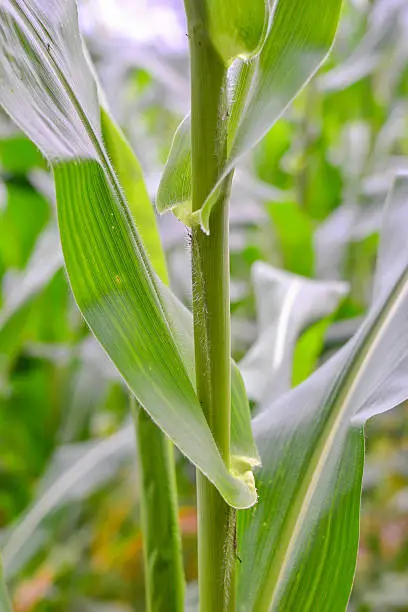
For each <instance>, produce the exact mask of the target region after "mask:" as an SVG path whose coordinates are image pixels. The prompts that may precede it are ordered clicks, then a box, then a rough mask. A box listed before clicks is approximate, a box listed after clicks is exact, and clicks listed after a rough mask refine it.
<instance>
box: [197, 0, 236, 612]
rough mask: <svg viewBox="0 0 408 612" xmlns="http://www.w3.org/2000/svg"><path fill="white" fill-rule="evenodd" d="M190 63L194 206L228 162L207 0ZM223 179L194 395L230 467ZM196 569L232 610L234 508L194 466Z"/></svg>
mask: <svg viewBox="0 0 408 612" xmlns="http://www.w3.org/2000/svg"><path fill="white" fill-rule="evenodd" d="M185 4H186V12H187V18H188V25H189V40H190V62H191V120H192V136H191V138H192V142H191V144H192V186H193V190H192V191H193V211H196V210H198V209H199V208H200V207H201V206H202V204H203V202H204V201H205V199H206V197H207V195H208V194H209V192H210V190H211V188H212V186H213V185H214V182H215V181H216V179H217V177H218V176H219V175H220V172H221V170H222V169H223V167H224V165H225V160H226V151H227V128H226V126H227V120H226V118H227V91H226V67H225V65H224V63H223V62H222V60H221V58H220V57H219V55H218V54H217V52H216V51H215V49H214V48H213V46H212V44H211V41H210V40H209V38H208V35H207V33H206V30H205V14H204V7H203V4H204V3H203V2H201V1H200V0H186V1H185ZM231 180H232V176H229V177H228V178H227V179H225V181H224V184H223V187H222V189H221V193H220V195H219V198H218V201H217V202H216V204H215V206H214V208H213V211H212V213H211V217H210V235H209V236H206V235H205V234H204V233H203V232H202V231H201V229H199V228H195V229H193V232H192V267H193V315H194V341H195V363H196V377H197V393H198V396H199V400H200V403H201V406H202V409H203V412H204V414H205V416H206V418H207V421H208V424H209V426H210V429H211V431H212V433H213V436H214V439H215V442H216V444H217V446H218V448H219V450H220V453H221V455H222V457H223V459H224V461H225V463H226V465H227V466H229V462H230V421H231V339H230V300H229V245H228V200H229V192H230V185H231ZM197 505H198V571H199V596H200V610H201V612H209V611H211V612H226V611H232V610H234V609H235V601H234V599H235V598H234V592H235V577H234V574H235V565H236V563H235V522H236V517H235V511H234V510H233V509H232V508H230V507H229V506H228V505H227V504H226V503H225V501H224V500H223V498H222V497H221V496H220V494H219V493H218V491H217V490H216V489H215V487H214V486H213V485H211V484H210V482H209V481H208V480H207V479H206V478H205V477H204V476H203V475H202V474H201V473H200V472H197Z"/></svg>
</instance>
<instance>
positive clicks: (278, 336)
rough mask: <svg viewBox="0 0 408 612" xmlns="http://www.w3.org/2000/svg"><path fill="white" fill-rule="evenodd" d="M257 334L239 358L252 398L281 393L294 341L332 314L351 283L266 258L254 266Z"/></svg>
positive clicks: (265, 398) (287, 377)
mask: <svg viewBox="0 0 408 612" xmlns="http://www.w3.org/2000/svg"><path fill="white" fill-rule="evenodd" d="M252 278H253V284H254V289H255V299H256V306H257V318H258V327H259V336H258V339H257V340H256V342H255V344H254V345H253V346H252V347H251V348H250V350H249V352H248V353H247V354H246V356H245V357H244V359H243V360H242V361H241V363H240V369H241V372H242V375H243V377H244V381H245V386H246V389H247V393H248V396H249V398H250V399H252V400H255V401H256V402H259V403H260V405H261V408H262V407H263V405H264V402H265V401H266V402H268V401H269V402H270V401H271V399H272V398H273V399H277V398H278V397H279V396H280V395H282V393H285V392H286V391H288V390H289V389H290V387H291V382H292V364H293V355H294V351H295V346H296V342H297V340H298V338H299V336H300V334H301V333H302V331H304V330H305V329H306V328H307V327H308V326H309V325H311V324H312V323H315V322H317V321H319V320H320V319H322V318H325V317H328V316H329V315H330V314H332V313H333V311H334V310H335V309H336V307H337V306H338V304H339V302H340V300H341V299H342V298H343V297H344V296H345V295H346V293H347V289H348V287H347V284H346V283H340V282H333V283H330V282H321V281H315V280H311V279H308V278H303V277H301V276H297V275H295V274H290V273H289V272H283V271H282V270H278V269H276V268H273V267H272V266H270V265H268V264H265V263H263V262H257V263H255V264H254V265H253V267H252Z"/></svg>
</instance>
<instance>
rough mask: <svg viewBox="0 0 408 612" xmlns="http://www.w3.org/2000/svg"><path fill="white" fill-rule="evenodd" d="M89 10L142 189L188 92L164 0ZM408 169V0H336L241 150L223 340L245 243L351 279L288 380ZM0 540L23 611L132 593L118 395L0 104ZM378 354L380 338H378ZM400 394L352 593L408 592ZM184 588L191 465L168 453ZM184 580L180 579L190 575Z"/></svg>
mask: <svg viewBox="0 0 408 612" xmlns="http://www.w3.org/2000/svg"><path fill="white" fill-rule="evenodd" d="M80 15H81V23H82V29H83V32H84V35H85V38H86V41H87V44H88V47H89V49H90V52H91V54H92V56H93V58H94V61H95V64H96V68H97V72H98V74H99V77H100V79H101V82H102V84H103V87H104V89H105V91H106V94H107V97H108V101H109V104H110V107H111V110H112V112H113V114H114V116H115V118H116V119H117V120H118V121H119V123H120V124H121V126H122V127H123V129H124V131H125V132H126V134H127V136H128V138H129V139H130V141H131V143H132V145H133V146H134V149H135V151H136V153H137V155H138V156H139V159H140V161H141V163H142V166H143V168H144V171H145V173H146V180H147V184H148V188H149V191H150V193H151V195H152V199H153V200H154V194H155V191H156V189H157V185H158V180H159V176H160V172H161V170H162V168H163V164H164V162H165V160H166V156H167V153H168V151H169V147H170V143H171V139H172V135H173V132H174V130H175V128H176V126H177V124H178V122H179V121H180V119H181V118H182V116H183V115H184V114H185V113H186V112H187V111H188V106H189V83H188V57H187V51H188V49H187V39H186V34H185V33H186V28H185V24H184V18H183V8H182V2H181V0H180V1H177V0H167V1H166V0H151V1H150V2H147V0H137V1H136V0H109V1H108V0H83V1H82V2H81V3H80ZM404 170H408V3H407V1H406V0H371V1H370V0H348V1H346V2H345V6H344V10H343V15H342V21H341V27H340V31H339V34H338V37H337V41H336V45H335V48H334V51H333V53H332V55H331V57H330V59H329V61H328V63H327V64H326V65H325V66H324V68H323V70H321V71H320V73H319V74H318V75H317V77H316V78H315V79H314V80H313V81H312V82H311V83H310V84H309V85H308V86H307V88H306V89H305V90H304V91H303V92H302V94H301V95H300V97H299V98H298V99H297V100H296V102H295V104H294V105H293V106H292V107H291V108H290V110H289V111H288V112H287V113H286V114H285V116H284V118H283V119H281V120H280V121H279V122H278V123H277V124H276V126H275V127H274V128H273V129H272V130H271V131H270V132H269V133H268V134H267V136H266V137H265V138H264V140H263V141H262V142H261V143H260V144H259V145H258V146H257V148H256V150H255V151H254V153H253V154H251V156H250V157H249V158H248V159H246V160H245V162H244V163H243V164H241V166H240V167H239V169H238V171H237V174H236V182H235V188H234V190H233V195H232V206H231V273H232V279H231V296H232V305H231V309H232V328H233V350H234V356H235V357H236V358H237V359H239V358H241V357H242V356H243V355H244V353H245V352H246V350H247V349H248V347H249V346H250V345H251V343H252V342H253V341H254V339H255V337H256V318H255V304H254V297H253V291H252V287H251V276H250V270H251V266H252V264H253V263H254V262H255V261H257V260H263V261H267V262H269V263H271V264H273V265H275V266H278V267H281V268H283V269H285V270H288V271H291V272H294V273H297V274H302V275H305V276H308V277H315V278H321V279H344V280H347V281H348V282H349V284H350V292H349V295H348V297H347V298H346V299H345V300H344V301H343V303H342V304H341V306H340V308H339V309H338V311H337V313H336V315H335V317H333V318H332V319H331V320H330V321H323V322H322V323H318V324H315V325H313V326H312V327H310V328H309V329H307V330H306V331H305V332H304V333H303V335H302V336H301V338H300V339H299V342H298V346H297V349H296V353H295V363H294V373H293V383H294V384H297V383H299V382H300V381H301V380H302V379H304V378H305V377H306V376H308V375H309V373H310V372H311V370H312V369H313V368H314V367H315V366H316V364H317V363H318V361H321V360H323V359H325V358H326V357H327V355H329V354H330V353H331V352H332V351H334V350H336V349H337V348H338V347H339V346H341V345H342V344H343V343H344V342H345V341H346V340H347V339H348V338H349V336H350V335H351V334H352V333H353V331H354V329H355V328H356V325H357V321H358V320H359V318H360V317H362V316H364V312H365V309H366V307H367V303H368V300H369V298H370V292H371V284H372V271H373V266H374V264H375V257H376V250H377V245H378V230H379V228H380V226H381V218H382V212H383V203H384V200H385V197H386V193H387V190H388V188H389V186H390V185H391V182H392V178H393V176H394V174H395V172H397V171H404ZM160 228H161V233H162V237H163V243H164V245H165V248H166V253H167V256H168V262H169V267H170V273H171V279H172V285H173V287H174V289H175V291H176V292H177V294H178V295H179V296H180V297H181V299H182V300H183V301H185V302H186V303H187V304H188V303H189V300H190V273H189V254H188V239H187V236H186V232H185V229H184V227H183V226H182V225H181V224H180V223H179V222H178V221H177V220H175V219H174V218H173V217H172V216H170V215H167V216H164V217H163V218H161V219H160ZM0 287H1V292H0V545H1V547H2V549H3V556H4V564H5V572H6V576H7V578H8V581H9V584H10V585H11V588H12V593H13V599H14V605H15V610H16V612H54V611H55V612H57V611H58V612H65V611H66V612H71V611H75V612H104V611H106V612H107V611H108V610H109V612H128V611H130V610H134V609H136V610H143V609H144V607H143V568H142V556H141V547H142V541H141V534H140V527H139V513H138V503H137V499H138V493H137V480H138V476H137V466H136V458H135V457H136V455H135V448H134V436H133V429H132V425H131V424H130V422H129V414H128V399H127V395H126V391H125V390H124V388H123V386H122V384H121V381H120V379H119V378H118V377H117V375H116V373H115V371H114V369H113V366H112V365H111V364H110V362H109V361H108V359H107V358H106V357H105V356H104V355H103V354H102V352H101V350H100V349H99V347H98V345H97V344H96V342H95V341H94V340H93V338H92V337H91V336H90V334H89V333H88V331H87V328H86V326H85V325H84V323H83V321H82V320H81V317H80V315H79V314H78V312H77V310H76V307H75V304H74V301H73V298H72V296H71V294H70V291H69V287H68V283H67V280H66V277H65V274H64V271H63V268H62V255H61V252H60V246H59V238H58V230H57V225H56V215H55V203H54V194H53V187H52V179H51V177H50V175H49V173H48V169H47V166H46V164H45V162H44V160H43V159H42V158H41V155H40V154H39V153H38V152H37V151H36V149H35V148H34V147H33V145H31V144H30V143H29V142H28V141H27V140H26V139H25V138H24V137H23V136H22V135H21V134H20V133H19V132H18V130H17V129H16V128H15V126H13V125H12V124H11V123H10V121H9V120H8V119H7V117H5V116H3V115H1V116H0ZM384 358H386V356H384ZM407 416H408V409H407V407H406V406H401V407H400V408H399V409H397V410H395V411H393V412H392V413H390V414H388V415H383V416H382V417H380V418H377V419H375V420H374V421H372V422H371V423H369V426H368V427H367V431H366V438H367V442H366V446H367V465H366V471H365V478H364V490H363V510H362V525H361V544H360V552H359V559H358V567H357V575H356V580H355V586H354V591H353V595H352V599H351V602H350V606H349V608H350V610H351V611H353V612H363V611H364V612H365V611H367V612H368V611H375V612H377V611H378V612H388V611H390V612H391V611H393V610H408V419H407ZM177 472H178V486H179V494H180V523H181V527H182V533H183V541H184V554H185V568H186V576H187V579H188V582H189V584H190V587H189V596H190V594H191V606H192V609H193V607H194V581H195V579H196V574H197V567H196V513H195V507H194V504H195V500H194V485H193V477H194V476H193V470H192V469H191V467H190V466H189V465H187V464H186V462H185V461H184V460H182V458H181V457H178V459H177ZM190 591H191V593H190Z"/></svg>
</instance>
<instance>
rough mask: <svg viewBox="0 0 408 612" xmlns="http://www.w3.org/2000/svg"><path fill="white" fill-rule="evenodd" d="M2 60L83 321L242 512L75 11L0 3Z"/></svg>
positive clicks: (1, 74)
mask: <svg viewBox="0 0 408 612" xmlns="http://www.w3.org/2000/svg"><path fill="white" fill-rule="evenodd" d="M0 51H1V63H0V80H1V88H0V103H1V105H2V106H3V107H4V108H5V110H6V111H7V112H8V113H9V114H10V115H11V117H12V118H13V119H14V120H15V121H16V122H17V123H18V124H19V125H20V127H21V128H22V129H23V130H24V131H25V132H26V133H27V134H28V135H29V137H30V138H31V139H32V140H33V141H34V142H35V144H36V145H37V146H38V147H39V148H40V150H41V151H42V153H43V154H44V155H45V156H46V157H47V158H48V159H49V161H50V163H51V165H52V168H53V172H54V179H55V186H56V193H57V204H58V219H59V226H60V233H61V241H62V247H63V253H64V259H65V264H66V268H67V272H68V276H69V279H70V283H71V287H72V290H73V293H74V296H75V299H76V301H77V304H78V307H79V308H80V310H81V312H82V314H83V316H84V318H85V320H86V321H87V323H88V325H89V327H90V328H91V329H92V331H93V333H94V334H95V336H96V337H97V339H98V340H99V342H100V344H101V345H102V346H103V347H104V349H105V351H106V352H107V353H108V355H109V356H110V358H111V359H112V361H113V362H114V363H115V365H116V366H117V368H118V369H119V371H120V373H121V375H122V376H123V378H124V380H125V381H126V383H127V384H128V386H129V387H130V389H131V390H132V392H133V393H134V395H135V396H136V398H137V400H138V401H139V403H140V404H141V405H142V406H143V407H144V408H145V410H146V411H147V412H148V413H149V414H150V416H151V417H152V418H153V420H154V421H155V422H156V423H157V424H159V425H160V427H161V428H162V429H163V430H164V431H165V432H166V433H167V435H168V436H169V437H170V439H172V440H173V442H174V443H175V444H176V445H177V446H178V447H179V448H180V450H181V451H182V452H183V453H184V454H185V455H186V456H187V457H188V458H189V459H190V460H191V461H192V462H193V463H194V464H195V465H196V466H198V467H199V468H200V469H201V470H202V472H203V473H204V474H205V475H206V476H207V477H208V478H209V480H210V481H211V482H213V483H214V485H215V486H217V487H218V489H219V490H220V492H221V494H222V495H223V496H224V497H225V499H226V500H227V501H228V503H230V504H231V505H233V506H236V507H248V506H250V505H252V504H253V503H254V502H255V499H256V492H255V489H254V487H253V482H251V481H250V479H249V480H248V469H247V468H246V469H245V470H242V473H238V472H235V473H234V475H233V474H232V473H230V472H229V471H228V469H227V468H226V466H225V464H224V462H223V460H222V458H221V455H220V453H219V451H218V449H217V447H216V444H215V442H214V439H213V437H212V434H211V431H210V429H209V427H208V424H207V422H206V419H205V417H204V415H203V412H202V410H201V406H200V404H199V401H198V398H197V396H196V393H195V390H194V385H193V382H192V380H191V378H190V376H189V371H188V366H187V365H186V364H185V362H184V360H183V350H182V349H181V348H180V345H183V338H180V337H179V336H178V333H177V331H176V329H175V327H176V326H175V325H174V324H173V321H172V313H171V312H169V311H168V310H167V304H168V300H165V299H164V298H163V295H162V288H163V287H162V284H161V282H160V280H159V278H158V277H157V275H156V274H155V272H154V270H153V268H152V265H151V263H150V261H149V259H148V256H147V253H146V250H145V248H144V245H143V242H142V240H141V238H140V235H139V233H138V231H137V230H136V228H135V226H134V223H133V220H132V215H131V213H130V210H129V206H128V203H127V201H126V197H125V193H126V186H124V185H121V182H120V179H121V177H120V176H118V174H117V173H116V172H115V169H114V166H113V165H112V162H111V160H110V157H109V153H108V150H107V147H106V144H105V141H104V138H103V133H104V131H105V133H106V125H105V126H102V125H101V116H100V104H99V100H98V97H97V91H96V86H95V82H94V79H93V76H92V72H91V71H90V69H89V65H88V63H87V60H86V58H85V56H84V53H83V49H82V41H81V38H80V35H79V31H78V23H77V12H76V5H75V2H73V1H62V0H31V1H28V0H4V1H3V2H2V5H1V9H0ZM103 127H105V130H104V129H103ZM173 314H174V313H173Z"/></svg>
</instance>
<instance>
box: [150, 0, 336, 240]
mask: <svg viewBox="0 0 408 612" xmlns="http://www.w3.org/2000/svg"><path fill="white" fill-rule="evenodd" d="M341 4H342V0H277V1H276V2H274V3H273V5H272V7H270V17H269V24H268V29H267V32H266V35H265V37H264V39H263V43H262V46H261V48H260V51H259V52H258V53H257V54H256V55H255V56H254V57H253V58H251V59H250V60H248V62H245V61H243V60H237V62H236V64H233V65H232V66H231V69H230V71H229V75H228V77H229V79H228V81H229V85H228V86H229V98H230V110H229V129H228V132H229V134H228V150H229V155H228V159H227V163H226V166H225V168H224V169H223V171H222V173H221V174H220V176H219V177H218V179H217V181H216V183H215V184H214V186H213V188H212V191H211V192H210V193H209V194H208V197H207V199H206V201H205V202H204V204H203V206H202V208H201V209H200V211H196V212H195V213H194V215H193V217H191V218H189V216H188V214H186V213H184V217H185V218H186V219H187V220H188V221H189V223H190V224H196V225H201V227H202V228H203V230H204V231H206V232H208V231H209V217H210V213H211V210H212V207H213V205H214V203H215V201H216V199H217V198H216V196H217V193H218V191H217V190H218V188H219V186H220V184H221V183H222V181H223V180H224V178H225V177H226V176H227V175H228V174H229V173H230V172H231V170H232V169H233V168H234V167H235V166H236V165H237V163H238V161H239V160H240V159H241V158H242V157H243V156H244V155H245V154H246V153H248V151H250V150H251V149H252V148H253V147H254V146H255V145H256V144H257V143H258V142H259V141H260V140H261V138H262V137H263V136H264V135H265V134H266V133H267V132H268V130H269V129H270V128H271V127H272V126H273V125H274V123H275V122H276V121H277V120H278V119H279V118H280V117H281V116H282V114H283V113H284V111H285V110H286V108H287V107H288V105H289V104H290V103H291V102H292V100H293V99H294V98H295V97H296V95H297V94H298V93H299V91H300V90H301V89H302V88H303V87H304V86H305V84H306V83H307V82H308V81H309V80H310V79H311V77H312V76H313V75H314V74H315V72H316V71H317V69H318V68H319V66H320V65H321V64H322V62H323V61H324V60H325V58H326V56H327V54H328V52H329V51H330V48H331V46H332V44H333V40H334V36H335V33H336V29H337V24H338V20H339V14H340V8H341ZM186 128H187V124H185V126H184V127H183V138H182V139H181V138H176V139H175V141H174V143H173V146H174V147H177V148H175V150H174V151H172V152H171V153H170V156H169V164H170V166H171V168H170V170H169V171H167V170H166V171H165V173H164V176H163V179H162V185H161V187H160V193H161V197H160V207H159V208H160V210H161V211H165V210H169V209H171V208H174V207H175V206H176V205H178V204H180V205H182V204H183V203H185V202H189V201H190V199H191V169H190V168H188V167H187V160H188V159H189V157H190V152H189V148H190V146H191V145H190V138H189V137H188V135H187V134H186V133H185V132H186ZM178 160H180V161H178ZM167 194H171V199H170V198H169V199H167Z"/></svg>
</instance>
